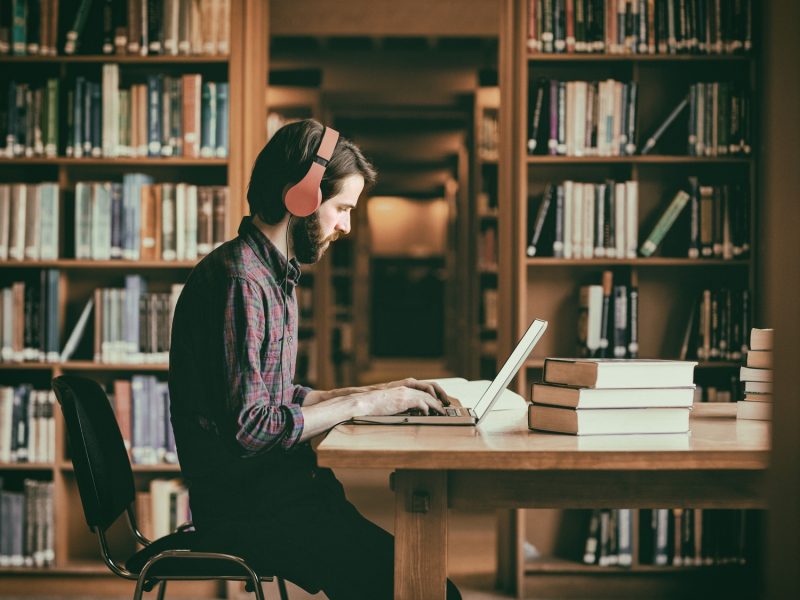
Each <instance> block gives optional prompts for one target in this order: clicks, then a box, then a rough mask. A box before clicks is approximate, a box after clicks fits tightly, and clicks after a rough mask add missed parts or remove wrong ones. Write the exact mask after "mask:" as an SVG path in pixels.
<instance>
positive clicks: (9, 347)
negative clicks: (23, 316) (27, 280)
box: [0, 287, 14, 361]
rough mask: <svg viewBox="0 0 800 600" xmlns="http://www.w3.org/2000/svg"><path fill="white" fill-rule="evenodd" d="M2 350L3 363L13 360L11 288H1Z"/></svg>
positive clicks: (12, 304) (12, 302)
mask: <svg viewBox="0 0 800 600" xmlns="http://www.w3.org/2000/svg"><path fill="white" fill-rule="evenodd" d="M2 293H3V348H2V351H0V353H1V356H2V359H3V361H11V360H13V359H14V328H13V323H14V298H13V295H12V292H11V288H10V287H7V288H3V290H2Z"/></svg>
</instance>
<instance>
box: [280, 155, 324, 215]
mask: <svg viewBox="0 0 800 600" xmlns="http://www.w3.org/2000/svg"><path fill="white" fill-rule="evenodd" d="M324 174H325V167H323V166H322V165H320V164H319V163H312V164H311V167H310V168H309V169H308V173H306V176H305V177H303V179H301V180H300V181H298V182H297V183H296V184H295V185H293V186H292V187H290V188H289V190H288V191H287V192H286V196H285V197H284V200H283V202H284V204H285V205H286V210H288V211H289V212H290V213H292V214H293V215H294V216H295V217H307V216H308V215H310V214H311V213H313V212H314V211H315V210H317V209H318V208H319V205H320V204H321V203H322V190H321V189H320V187H319V186H320V184H321V183H322V176H323V175H324Z"/></svg>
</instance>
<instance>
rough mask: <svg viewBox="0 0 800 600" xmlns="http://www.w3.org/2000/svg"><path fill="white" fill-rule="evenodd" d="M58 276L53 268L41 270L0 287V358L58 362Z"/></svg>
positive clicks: (19, 360)
mask: <svg viewBox="0 0 800 600" xmlns="http://www.w3.org/2000/svg"><path fill="white" fill-rule="evenodd" d="M60 278H61V274H60V272H59V271H58V270H57V269H42V270H41V271H39V272H38V274H37V275H35V276H32V277H30V278H29V279H28V280H27V281H16V282H13V283H12V284H11V286H10V287H5V288H2V289H0V306H1V307H2V311H1V314H0V338H2V348H0V361H2V362H23V361H34V362H45V361H47V362H55V361H58V356H59V335H60V331H61V318H62V314H61V307H60V296H61V293H62V292H61V289H60V288H61V286H60Z"/></svg>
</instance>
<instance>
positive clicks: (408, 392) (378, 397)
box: [353, 381, 446, 417]
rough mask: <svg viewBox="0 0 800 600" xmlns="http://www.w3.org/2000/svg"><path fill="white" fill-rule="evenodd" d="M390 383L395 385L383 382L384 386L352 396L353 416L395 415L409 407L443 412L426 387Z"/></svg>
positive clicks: (440, 404) (439, 403) (425, 411)
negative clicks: (353, 402) (354, 404)
mask: <svg viewBox="0 0 800 600" xmlns="http://www.w3.org/2000/svg"><path fill="white" fill-rule="evenodd" d="M391 383H393V384H397V385H389V384H385V386H386V387H383V388H380V389H373V390H371V391H367V392H362V393H360V394H356V395H355V396H353V400H355V402H356V406H355V411H356V414H355V415H354V416H357V417H366V416H379V415H396V414H398V413H401V412H405V411H407V410H411V409H419V410H421V411H422V412H423V413H425V414H426V415H427V414H430V413H431V411H434V412H437V413H444V408H443V407H442V403H441V402H440V401H439V400H438V399H437V398H435V397H434V396H433V395H431V393H430V392H428V391H427V389H425V390H423V389H419V388H415V387H410V386H407V385H400V382H394V381H393V382H391ZM417 383H420V384H421V382H417ZM445 398H446V396H445Z"/></svg>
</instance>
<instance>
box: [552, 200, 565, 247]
mask: <svg viewBox="0 0 800 600" xmlns="http://www.w3.org/2000/svg"><path fill="white" fill-rule="evenodd" d="M555 217H556V219H555V225H556V234H555V239H554V240H553V256H554V257H555V258H564V186H563V185H558V186H556V210H555Z"/></svg>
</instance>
